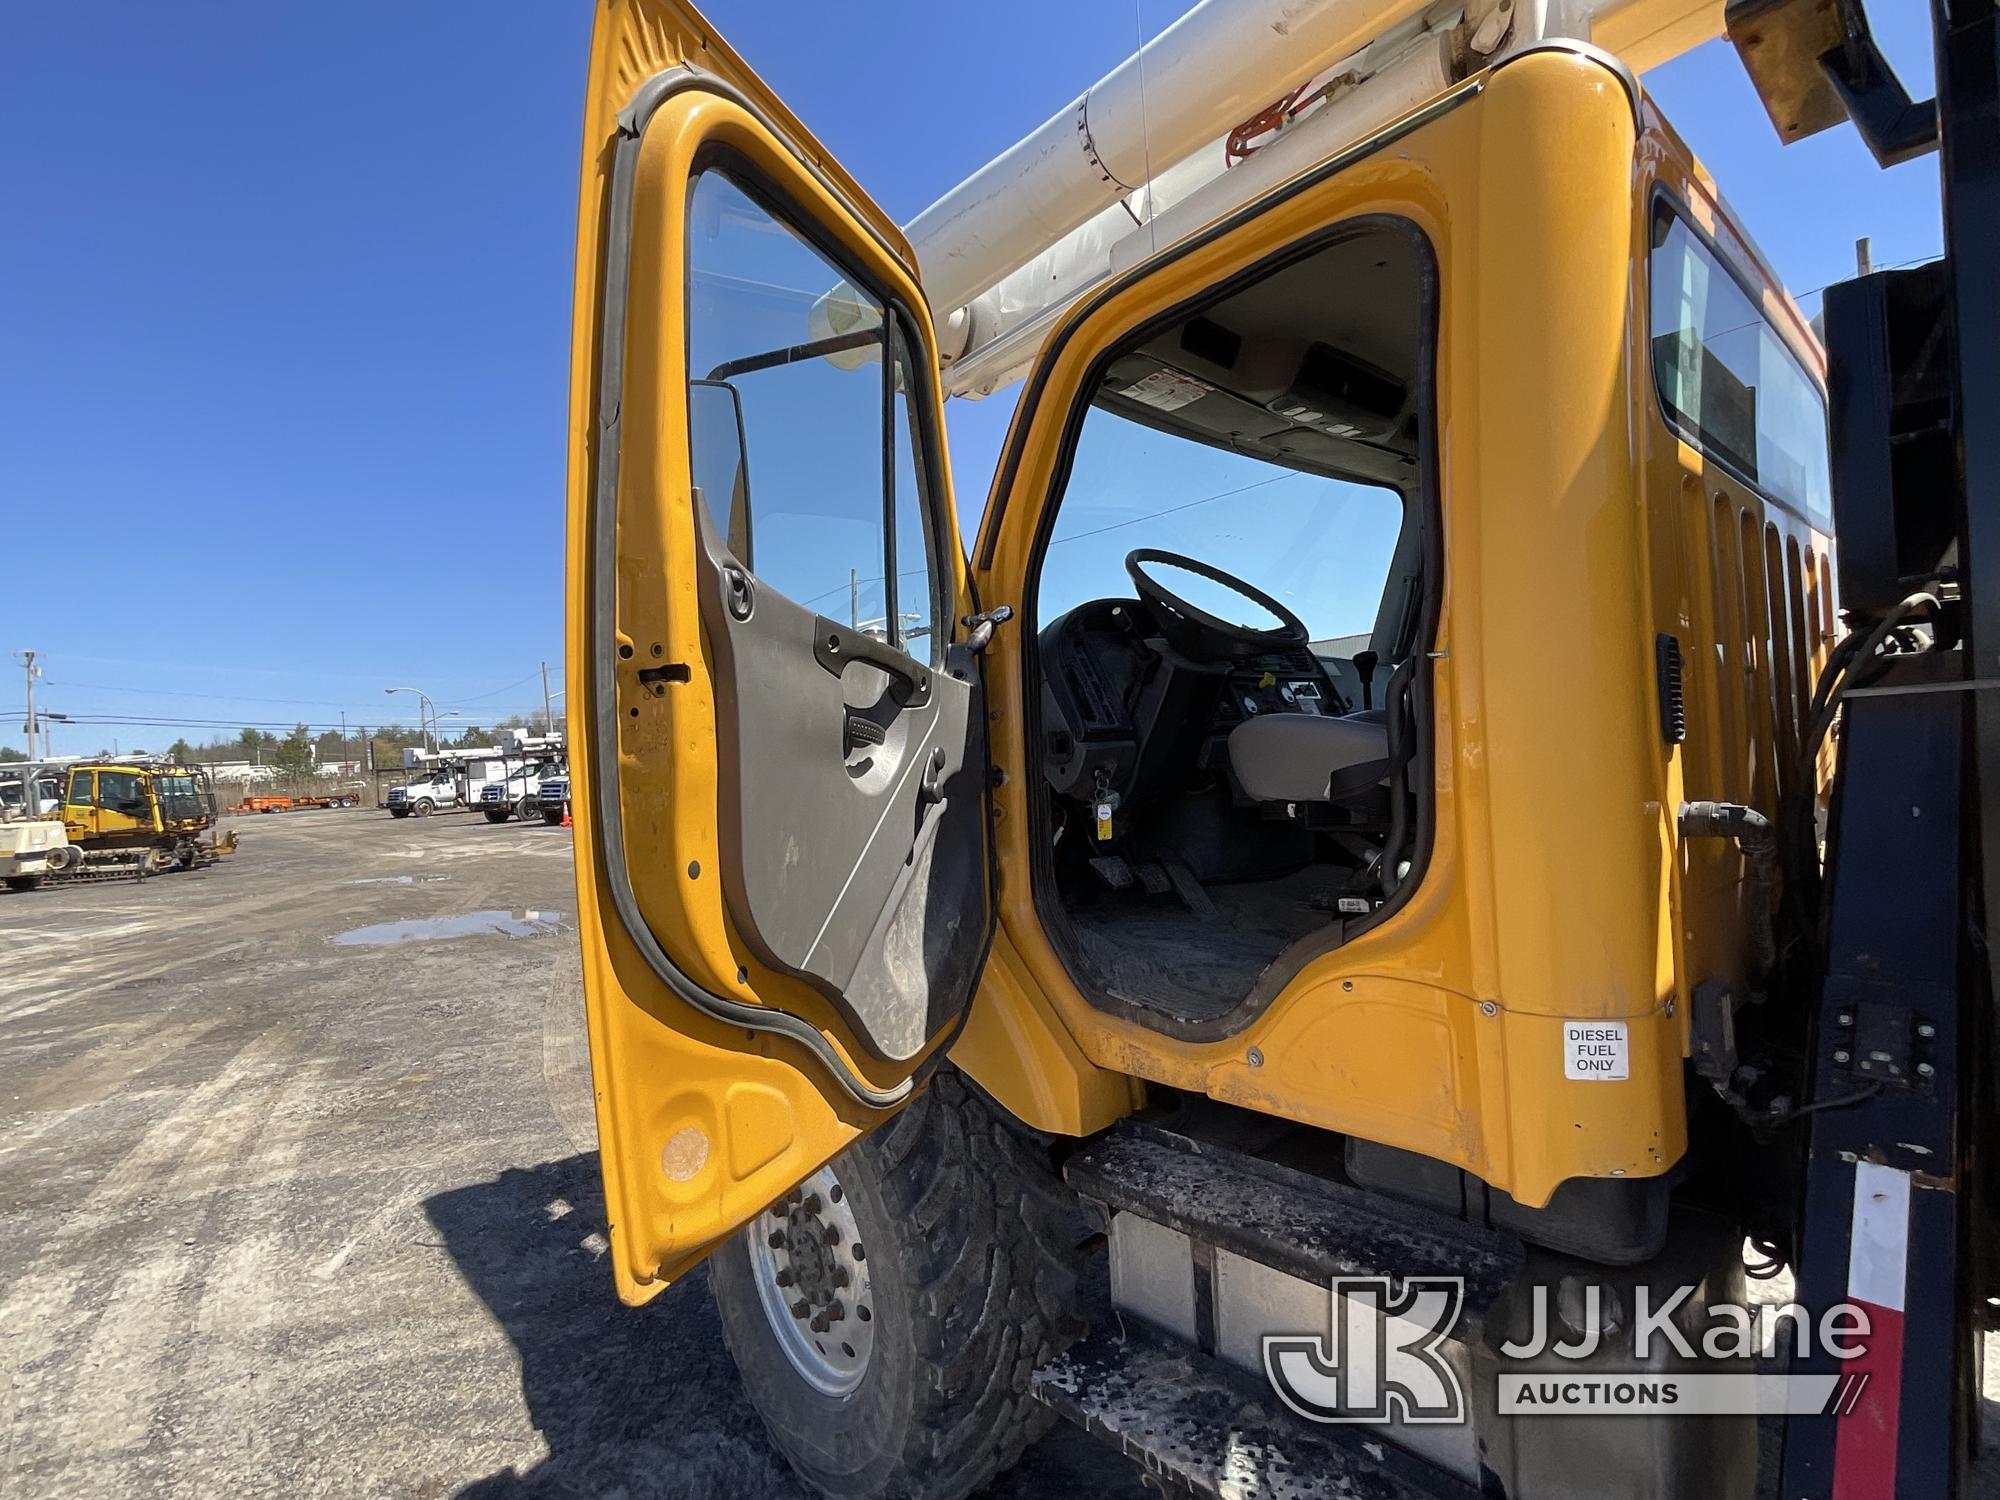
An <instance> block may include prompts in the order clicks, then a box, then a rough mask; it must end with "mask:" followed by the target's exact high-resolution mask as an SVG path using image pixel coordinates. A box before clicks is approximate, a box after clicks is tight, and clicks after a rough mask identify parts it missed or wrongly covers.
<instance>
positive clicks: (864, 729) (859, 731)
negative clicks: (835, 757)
mask: <svg viewBox="0 0 2000 1500" xmlns="http://www.w3.org/2000/svg"><path fill="white" fill-rule="evenodd" d="M841 729H842V739H843V741H844V743H843V744H842V745H841V747H840V748H841V753H842V754H843V755H852V754H853V753H854V752H855V751H857V750H859V749H860V748H861V747H862V746H863V745H882V744H887V743H888V740H889V731H888V730H886V729H884V728H883V727H882V726H881V725H880V724H877V723H876V722H875V721H874V720H873V719H871V718H869V717H868V716H867V715H866V714H864V713H860V712H858V711H857V710H855V709H852V708H850V709H848V710H847V713H846V716H845V717H844V719H843V720H842V724H841Z"/></svg>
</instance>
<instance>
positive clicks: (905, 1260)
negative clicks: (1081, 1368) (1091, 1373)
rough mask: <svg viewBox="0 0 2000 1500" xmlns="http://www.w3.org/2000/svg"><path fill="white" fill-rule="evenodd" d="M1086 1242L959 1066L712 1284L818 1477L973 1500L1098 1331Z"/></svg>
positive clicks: (765, 1223) (795, 1453)
mask: <svg viewBox="0 0 2000 1500" xmlns="http://www.w3.org/2000/svg"><path fill="white" fill-rule="evenodd" d="M1079 1238H1080V1233H1079V1225H1078V1222H1077V1216H1076V1212H1075V1209H1074V1200H1072V1199H1071V1198H1070V1197H1069V1196H1068V1192H1067V1189H1065V1188H1064V1187H1063V1186H1062V1184H1061V1182H1060V1180H1059V1179H1058V1178H1057V1176H1056V1173H1055V1170H1054V1168H1053V1167H1052V1166H1051V1164H1050V1162H1049V1160H1048V1155H1047V1152H1046V1149H1045V1148H1044V1147H1043V1146H1042V1145H1041V1144H1040V1143H1039V1142H1038V1141H1037V1140H1036V1139H1035V1138H1034V1137H1033V1136H1032V1135H1031V1134H1030V1133H1029V1132H1027V1131H1026V1130H1024V1129H1022V1128H1021V1127H1019V1126H1017V1125H1015V1124H1014V1123H1013V1122H1012V1121H1010V1120H1008V1119H1007V1118H1006V1117H1005V1116H1004V1114H1003V1113H1002V1112H1001V1111H1000V1110H999V1109H998V1108H997V1107H996V1106H995V1105H993V1104H992V1103H990V1102H988V1100H987V1099H986V1098H985V1096H984V1095H982V1094H980V1093H979V1092H978V1091H977V1090H975V1089H974V1088H973V1087H972V1086H971V1085H970V1084H968V1083H967V1082H966V1081H965V1080H964V1079H963V1078H962V1077H961V1076H960V1075H959V1074H958V1073H956V1072H955V1071H953V1070H951V1069H949V1068H947V1069H945V1070H943V1071H942V1072H940V1073H939V1074H938V1076H937V1077H936V1078H935V1079H934V1080H933V1081H932V1083H931V1085H930V1088H929V1089H928V1090H927V1091H926V1092H925V1093H924V1094H923V1096H922V1097H920V1098H919V1099H918V1100H917V1101H916V1102H915V1103H914V1104H912V1105H910V1106H909V1107H908V1108H907V1109H905V1110H904V1111H903V1112H902V1114H900V1115H898V1116H897V1117H896V1118H895V1119H894V1120H892V1121H891V1122H890V1123H889V1124H888V1125H886V1126H885V1127H883V1129H882V1130H881V1131H879V1132H878V1133H877V1134H876V1135H874V1136H871V1137H868V1138H867V1139H864V1140H863V1141H861V1142H859V1143H858V1144H857V1145H855V1146H853V1147H851V1148H850V1149H849V1150H847V1151H846V1152H844V1153H843V1154H842V1155H841V1156H839V1157H838V1158H836V1159H835V1161H834V1162H833V1163H832V1164H831V1165H830V1166H828V1167H826V1168H823V1169H822V1170H821V1171H819V1172H817V1173H815V1174H814V1175H813V1176H812V1177H811V1178H809V1179H807V1180H806V1181H805V1182H804V1183H802V1184H800V1185H799V1187H798V1188H795V1189H794V1190H793V1191H792V1192H791V1193H790V1194H789V1195H787V1197H786V1199H785V1200H784V1201H783V1202H780V1203H777V1204H774V1205H773V1206H772V1207H771V1208H770V1209H768V1210H766V1211H765V1212H763V1213H760V1214H759V1215H757V1217H756V1218H755V1219H754V1220H752V1221H751V1223H750V1225H749V1226H748V1227H747V1228H746V1229H745V1230H744V1232H743V1233H742V1234H739V1235H737V1236H735V1237H734V1238H733V1239H731V1240H730V1241H729V1242H728V1243H727V1244H725V1245H724V1246H723V1247H722V1248H721V1249H720V1250H718V1251H717V1252H716V1253H715V1254H714V1255H713V1256H712V1257H711V1258H710V1261H709V1284H710V1287H711V1288H712V1290H713V1292H714V1295H715V1302H716V1307H717V1310H718V1311H719V1312H720V1314H721V1319H722V1333H723V1340H724V1342H725V1343H726V1344H727V1345H728V1346H729V1352H730V1355H731V1357H732V1358H734V1360H735V1361H736V1368H737V1371H738V1373H739V1374H740V1375H741V1377H742V1380H743V1385H744V1389H745V1390H746V1392H747V1393H748V1394H749V1397H750V1401H751V1404H752V1405H753V1406H755V1407H756V1408H757V1412H758V1415H759V1416H761V1417H762V1418H763V1421H764V1427H765V1430H766V1431H767V1432H768V1433H769V1434H770V1438H771V1442H772V1444H773V1445H774V1446H775V1447H776V1448H777V1449H778V1451H779V1452H780V1453H782V1454H784V1456H785V1458H786V1460H787V1461H788V1462H790V1464H791V1466H792V1468H793V1469H794V1470H796V1471H797V1473H798V1474H799V1476H800V1477H801V1478H802V1479H804V1480H805V1482H806V1483H807V1484H808V1485H810V1486H811V1487H812V1488H813V1489H815V1490H817V1491H818V1492H819V1493H820V1494H822V1495H825V1496H828V1497H830V1500H875V1497H889V1496H894V1497H898V1500H960V1497H962V1496H965V1495H967V1494H970V1493H971V1492H972V1491H973V1490H976V1489H978V1488H980V1487H981V1486H983V1485H985V1484H986V1483H987V1482H988V1481H990V1480H991V1479H992V1478H993V1477H994V1476H995V1475H996V1474H999V1473H1001V1472H1002V1471H1003V1470H1005V1469H1008V1468H1010V1467H1012V1466H1013V1464H1014V1463H1015V1462H1016V1461H1017V1460H1018V1459H1019V1458H1020V1456H1021V1452H1022V1450H1023V1449H1024V1448H1025V1447H1026V1446H1027V1445H1028V1444H1029V1443H1030V1442H1032V1441H1033V1440H1034V1439H1035V1438H1037V1437H1039V1436H1041V1434H1042V1433H1043V1432H1044V1431H1046V1430H1047V1427H1048V1425H1049V1422H1050V1420H1051V1419H1052V1418H1051V1414H1050V1413H1049V1412H1048V1411H1047V1410H1046V1409H1045V1408H1044V1407H1042V1406H1040V1405H1039V1404H1037V1403H1036V1402H1035V1401H1033V1400H1032V1399H1031V1398H1030V1397H1029V1395H1028V1377H1029V1375H1030V1373H1031V1372H1032V1371H1033V1370H1034V1369H1035V1367H1036V1366H1037V1365H1039V1364H1041V1363H1042V1362H1043V1361H1044V1360H1046V1359H1048V1358H1049V1357H1050V1356H1052V1355H1054V1354H1056V1353H1058V1352H1060V1351H1061V1350H1062V1349H1063V1348H1065V1347H1067V1346H1068V1345H1069V1344H1070V1343H1071V1342H1073V1341H1074V1340H1075V1339H1076V1338H1078V1337H1079V1336H1080V1335H1081V1334H1082V1332H1083V1323H1082V1320H1081V1319H1080V1318H1079V1317H1078V1315H1077V1310H1076V1309H1077V1295H1076V1280H1077V1270H1078V1266H1079V1264H1080V1261H1081V1257H1080V1253H1079V1251H1078V1241H1079ZM829 1240H835V1241H837V1242H838V1243H836V1244H835V1245H832V1246H829V1245H828V1243H827V1242H828V1241H829ZM780 1273H782V1274H780ZM842 1277H845V1278H846V1280H845V1281H844V1282H843V1281H842ZM788 1299H789V1300H788ZM801 1308H803V1309H805V1310H806V1311H805V1312H804V1313H803V1314H801V1313H800V1312H799V1311H798V1310H799V1309H801ZM832 1311H838V1312H839V1313H840V1317H839V1319H838V1321H830V1322H829V1321H825V1316H826V1314H827V1313H828V1312H832Z"/></svg>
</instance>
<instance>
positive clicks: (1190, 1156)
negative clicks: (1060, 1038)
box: [1064, 1121, 1525, 1329]
mask: <svg viewBox="0 0 2000 1500" xmlns="http://www.w3.org/2000/svg"><path fill="white" fill-rule="evenodd" d="M1064 1176H1065V1177H1066V1178H1067V1180H1068V1182H1069V1184H1070V1186H1071V1187H1073V1188H1075V1189H1076V1190H1077V1191H1078V1192H1079V1193H1081V1194H1083V1196H1085V1197H1086V1198H1092V1199H1095V1200H1097V1201H1098V1202H1100V1203H1103V1204H1105V1205H1106V1206H1108V1207H1110V1208H1111V1209H1113V1210H1123V1211H1125V1212H1128V1213H1133V1214H1137V1215H1138V1216H1139V1217H1140V1218H1142V1219H1146V1220H1150V1221H1151V1222H1153V1223H1155V1224H1162V1225H1165V1226H1167V1227H1169V1228H1171V1229H1176V1230H1178V1231H1180V1232H1181V1233H1182V1234H1184V1235H1186V1236H1187V1237H1188V1238H1189V1239H1190V1240H1192V1241H1194V1242H1196V1243H1198V1244H1203V1245H1208V1246H1213V1247H1216V1248H1219V1249H1222V1250H1226V1251H1229V1252H1232V1253H1233V1254H1236V1255H1239V1256H1242V1257H1243V1258H1244V1259H1246V1260H1250V1261H1255V1262H1256V1263H1258V1264H1259V1265H1263V1266H1267V1267H1269V1268H1270V1269H1272V1270H1274V1271H1280V1272H1283V1273H1284V1274H1286V1275H1288V1276H1294V1277H1297V1278H1299V1279H1300V1280H1303V1281H1308V1282H1312V1283H1314V1284H1315V1285H1318V1286H1321V1287H1324V1286H1326V1285H1327V1283H1328V1282H1329V1281H1330V1280H1331V1279H1332V1278H1333V1277H1335V1276H1387V1277H1391V1278H1393V1279H1395V1280H1401V1279H1402V1278H1404V1277H1408V1276H1462V1277H1464V1278H1465V1302H1466V1315H1467V1317H1468V1319H1471V1320H1474V1321H1475V1322H1476V1320H1477V1319H1478V1318H1479V1317H1480V1316H1481V1315H1482V1314H1483V1313H1484V1311H1485V1309H1486V1307H1487V1306H1488V1305H1489V1304H1490V1303H1491V1302H1492V1301H1493V1299H1494V1298H1495V1297H1497V1296H1498V1295H1499V1294H1500V1291H1501V1289H1502V1288H1503V1287H1505V1286H1506V1285H1507V1283H1508V1282H1509V1281H1510V1280H1512V1279H1513V1278H1514V1277H1515V1276H1516V1275H1517V1274H1518V1273H1519V1272H1520V1270H1521V1267H1522V1265H1523V1263H1524V1260H1525V1252H1524V1251H1523V1249H1522V1246H1521V1243H1520V1242H1519V1241H1518V1240H1515V1239H1513V1238H1512V1237H1510V1236H1508V1235H1503V1234H1498V1233H1496V1232H1494V1231H1493V1230H1490V1229H1485V1228H1481V1227H1478V1226H1475V1225H1471V1224H1466V1223H1462V1222H1460V1221H1459V1220H1456V1219H1450V1218H1447V1217H1445V1216H1444V1215H1443V1214H1439V1213H1434V1212H1431V1211H1430V1210H1428V1209H1423V1208H1418V1207H1413V1206H1411V1205H1409V1204H1403V1203H1391V1202H1388V1201H1387V1200H1385V1199H1383V1198H1382V1197H1381V1196H1380V1195H1379V1194H1376V1193H1371V1192H1368V1191H1366V1190H1364V1189H1361V1188H1357V1187H1353V1186H1351V1185H1349V1184H1347V1183H1344V1182H1333V1181H1329V1180H1327V1179H1324V1178H1319V1177H1314V1176H1311V1175H1309V1174H1307V1173H1304V1172H1300V1171H1298V1170H1296V1169H1294V1168H1290V1167H1286V1166H1281V1165H1279V1164H1277V1163H1275V1162H1269V1161H1264V1160H1261V1159H1259V1158H1257V1157H1254V1156H1250V1155H1247V1154H1244V1153H1242V1152H1238V1151H1232V1150H1229V1149H1227V1148H1224V1147H1218V1146H1213V1145H1209V1144H1207V1143H1204V1142H1201V1141H1196V1140H1193V1139H1190V1138H1189V1137H1187V1136H1184V1135H1180V1134H1177V1133H1175V1132H1174V1131H1171V1130H1168V1129H1165V1128H1163V1127H1161V1126H1158V1125H1151V1124H1141V1123H1135V1122H1132V1121H1126V1122H1124V1123H1121V1124H1120V1125H1118V1126H1117V1127H1116V1128H1114V1129H1113V1130H1112V1131H1111V1132H1110V1133H1109V1134H1107V1135H1106V1136H1104V1137H1103V1138H1101V1139H1100V1140H1097V1141H1095V1142H1093V1143H1092V1144H1091V1145H1089V1146H1088V1147H1086V1148H1085V1149H1084V1150H1082V1151H1080V1152H1078V1153H1077V1154H1076V1155H1075V1156H1073V1157H1071V1158H1070V1160H1069V1163H1068V1165H1067V1166H1066V1167H1065V1169H1064ZM1467 1326H1468V1329H1469V1328H1470V1327H1471V1326H1472V1324H1471V1323H1468V1325H1467Z"/></svg>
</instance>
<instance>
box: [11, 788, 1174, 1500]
mask: <svg viewBox="0 0 2000 1500" xmlns="http://www.w3.org/2000/svg"><path fill="white" fill-rule="evenodd" d="M238 826H239V827H240V829H241V831H242V835H243V846H242V849H241V851H240V852H239V853H237V854H236V855H234V856H233V857H231V858H229V859H226V860H224V861H223V862H221V863H220V864H219V865H217V866H214V867H212V868H210V869H207V870H202V871H197V872H193V873H189V874H177V875H170V876H164V877H159V878H155V879H152V880H148V881H145V882H127V883H118V884H101V885H90V886H82V887H71V888H57V887H50V888H47V889H44V890H41V891H36V892H31V893H27V894H23V895H14V894H9V893H5V892H0V963H4V968H0V1493H4V1494H6V1495H9V1496H39V1495H77V1494H91V1495H151V1494H165V1493H173V1494H205V1495H206V1494H223V1493H229V1494H236V1495H261V1494H285V1495H300V1494H338V1495H445V1494H461V1495H471V1496H481V1497H486V1496H517V1495H535V1496H543V1495H571V1494H575V1495H621V1496H628V1497H634V1500H637V1497H647V1496H676V1497H678V1496H690V1497H693V1496H704V1495H717V1496H722V1495H727V1496H730V1497H759V1496H771V1497H776V1496H792V1495H796V1494H799V1493H800V1491H799V1490H798V1488H797V1487H796V1486H795V1485H794V1484H793V1483H792V1481H791V1478H790V1475H789V1471H787V1470H786V1469H785V1468H784V1466H783V1464H782V1462H781V1461H780V1460H778V1459H777V1458H776V1457H775V1456H774V1455H773V1454H772V1452H771V1451H770V1449H769V1448H768V1447H767V1446H766V1444H765V1441H764V1438H763V1434H762V1431H761V1429H760V1427H759V1426H758V1423H757V1419H756V1417H755V1415H754V1414H753V1413H752V1412H751V1411H750V1409H749V1408H748V1406H747V1405H746V1404H745V1403H744V1401H743V1400H742V1398H741V1396H740V1395H739V1393H738V1390H737V1386H736V1381H735V1375H734V1371H733V1369H732V1367H731V1366H730V1363H729V1359H728V1356H727V1355H726V1354H725V1353H724V1351H723V1349H722V1345H721V1342H720V1337H719V1334H718V1331H717V1328H716V1323H715V1317H714V1313H713V1311H712V1308H711V1305H710V1302H709V1298H708V1293H707V1288H706V1287H705V1285H703V1281H702V1277H701V1276H700V1275H696V1276H693V1277H690V1278H689V1279H688V1280H687V1281H685V1282H683V1283H682V1284H680V1285H678V1286H676V1287H674V1288H672V1289H671V1290H670V1291H668V1292H667V1293H666V1294H665V1295H663V1296H662V1297H660V1298H659V1299H658V1300H656V1301H655V1302H654V1303H652V1304H651V1305H650V1306H649V1307H647V1308H645V1309H643V1310H641V1311H638V1312H634V1311H631V1310H629V1309H627V1308H624V1307H622V1306H620V1305H619V1303H618V1302H617V1300H616V1298H615V1297H614V1295H613V1293H612V1289H611V1274H610V1271H609V1269H608V1267H607V1266H606V1265H605V1263H604V1260H603V1256H604V1250H605V1246H604V1238H603V1236H604V1214H603V1203H602V1198H601V1195H600V1191H599V1187H598V1180H597V1160H596V1151H595V1142H594V1139H593V1132H592V1126H591V1120H590V1110H589V1084H588V1076H587V1063H586V1060H585V1053H584V1043H583V1034H582V1011H581V1000H580V998H579V995H578V993H577V979H576V960H575V942H576V939H575V932H574V929H573V927H572V926H571V925H570V924H571V914H572V911H573V907H574V902H575V897H574V891H573V887H572V880H571V856H570V836H569V833H568V831H567V830H564V829H558V828H549V827H546V826H544V825H541V824H532V825H522V824H517V823H508V824H503V825H500V826H497V827H496V826H494V825H491V824H488V823H486V822H484V821H483V820H480V819H476V818H471V817H466V816H462V815H461V816H452V817H439V818H433V819H429V820H424V821H417V820H409V821H403V822H397V821H394V820H391V819H390V818H388V817H387V816H385V815H383V814H380V813H376V812H373V811H369V810H357V811H350V812H314V813H295V814H289V815H284V816H277V817H262V818H246V819H242V820H240V821H239V823H238ZM486 910H493V911H498V912H502V913H505V914H507V915H508V916H509V918H510V919H512V920H511V921H510V923H509V924H508V925H510V926H514V927H516V928H518V929H520V930H522V931H524V932H525V933H526V934H527V935H523V936H509V935H506V934H505V933H503V932H497V931H484V932H474V933H470V934H466V935H456V936H446V935H443V933H448V932H451V931H454V930H455V927H454V925H453V924H438V925H431V926H429V927H425V926H421V925H420V926H419V928H418V929H417V930H418V931H419V932H429V933H431V934H432V935H430V936H426V937H420V938H418V939H416V940H410V941H402V942H383V941H381V939H383V938H386V937H391V936H393V933H383V932H379V931H378V932H364V931H362V930H363V929H369V928H379V927H381V926H383V925H385V924H398V923H405V922H413V923H419V924H428V923H432V922H433V919H441V918H454V917H464V916H466V915H467V914H470V913H474V912H480V911H486ZM551 913H553V914H556V915H554V916H551V915H550V914H551ZM356 934H358V935H359V938H360V940H359V941H356V940H354V938H353V936H352V935H356ZM343 935H350V936H349V940H348V941H345V942H343V941H340V939H341V938H342V937H343ZM1079 1491H1089V1492H1090V1493H1092V1494H1093V1496H1102V1497H1104V1500H1115V1497H1118V1496H1122V1495H1127V1494H1136V1493H1138V1491H1137V1486H1136V1484H1135V1483H1134V1482H1133V1480H1132V1479H1131V1477H1130V1475H1129V1471H1127V1470H1126V1469H1125V1468H1124V1467H1123V1466H1122V1465H1121V1464H1119V1463H1117V1462H1116V1461H1115V1460H1112V1459H1111V1458H1110V1456H1109V1454H1108V1452H1106V1451H1105V1450H1101V1449H1099V1448H1098V1447H1096V1446H1095V1445H1094V1444H1092V1443H1091V1442H1090V1441H1089V1440H1088V1439H1086V1438H1084V1437H1083V1436H1082V1435H1081V1434H1076V1433H1073V1432H1071V1431H1070V1430H1069V1429H1066V1428H1065V1429H1061V1430H1059V1431H1058V1432H1057V1433H1056V1434H1054V1435H1052V1436H1051V1437H1050V1438H1049V1439H1048V1440H1047V1441H1045V1442H1044V1443H1043V1444H1042V1445H1041V1446H1040V1448H1039V1449H1037V1450H1036V1451H1035V1452H1034V1453H1032V1454H1031V1455H1030V1457H1029V1459H1028V1461H1027V1462H1026V1463H1024V1464H1023V1466H1022V1467H1021V1469H1019V1470H1017V1471H1016V1472H1015V1473H1014V1474H1013V1475H1011V1476H1009V1477H1008V1478H1007V1479H1006V1480H1005V1481H1003V1482H1002V1484H1001V1485H1000V1486H998V1487H997V1488H996V1491H995V1493H998V1494H1004V1495H1007V1496H1027V1495H1037V1496H1044V1495H1051V1494H1058V1495H1060V1494H1070V1493H1076V1492H1079Z"/></svg>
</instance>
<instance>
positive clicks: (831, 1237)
mask: <svg viewBox="0 0 2000 1500" xmlns="http://www.w3.org/2000/svg"><path fill="white" fill-rule="evenodd" d="M820 1240H821V1242H822V1243H824V1244H826V1245H828V1246H832V1245H838V1244H839V1243H840V1231H839V1230H838V1229H833V1228H828V1229H827V1230H826V1232H825V1233H823V1234H822V1235H820Z"/></svg>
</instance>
